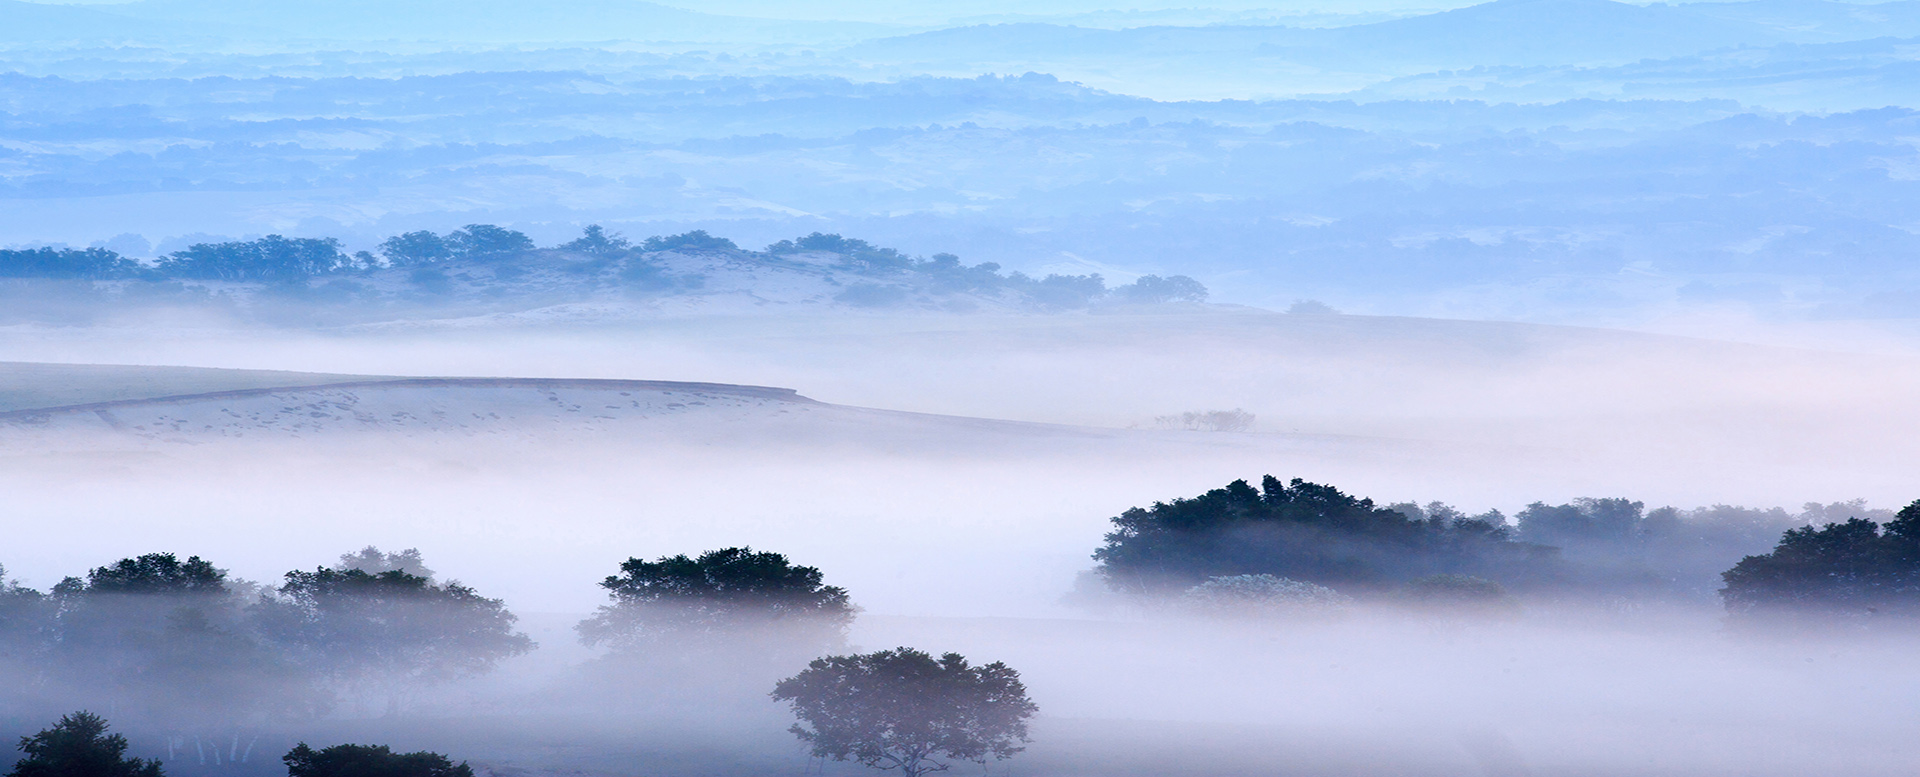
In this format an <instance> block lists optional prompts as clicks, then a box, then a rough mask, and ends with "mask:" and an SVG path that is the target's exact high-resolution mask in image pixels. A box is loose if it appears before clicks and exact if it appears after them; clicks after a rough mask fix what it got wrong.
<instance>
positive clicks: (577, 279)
mask: <svg viewBox="0 0 1920 777" xmlns="http://www.w3.org/2000/svg"><path fill="white" fill-rule="evenodd" d="M688 260H699V261H702V262H705V264H702V265H700V266H701V267H706V268H711V267H714V266H715V264H714V263H716V262H717V263H718V266H721V267H724V268H725V269H726V272H728V273H729V274H739V275H750V276H751V277H753V278H754V279H755V280H756V281H757V282H759V283H762V284H767V285H775V284H779V283H789V284H791V283H818V284H824V285H823V286H822V288H823V289H825V291H823V292H822V293H819V294H815V295H814V297H813V298H809V299H807V300H805V301H809V302H821V303H829V304H838V305H841V306H845V307H852V308H893V307H902V306H913V305H915V303H916V302H917V303H920V304H919V306H920V307H930V306H931V307H935V308H936V309H943V310H962V311H963V310H973V309H979V308H980V307H982V306H998V307H1004V308H1008V309H1014V310H1027V311H1036V312H1058V311H1066V310H1078V309H1084V308H1087V307H1090V306H1094V305H1115V304H1118V305H1158V304H1165V303H1180V302H1186V303H1197V302H1203V301H1205V300H1206V298H1207V295H1208V292H1207V289H1206V287H1205V286H1203V285H1201V284H1200V283H1199V282H1198V281H1196V280H1194V279H1192V278H1189V277H1187V276H1184V275H1174V276H1169V277H1160V276H1157V275H1148V276H1144V277H1142V278H1139V279H1138V280H1136V281H1135V282H1133V283H1131V284H1126V285H1121V286H1114V287H1109V286H1108V285H1107V282H1106V279H1105V278H1102V277H1101V276H1100V275H1099V274H1097V273H1096V274H1089V275H1060V274H1050V275H1047V276H1045V277H1040V278H1034V277H1031V276H1028V275H1026V274H1024V273H1021V272H1018V271H1015V272H1002V268H1001V266H1000V265H998V264H995V263H992V262H984V263H980V264H975V265H971V266H968V265H966V264H963V263H962V262H961V261H960V258H959V257H957V256H954V255H953V254H946V253H937V254H934V255H933V256H931V257H925V258H922V257H916V256H910V255H908V254H905V253H902V252H901V251H898V250H896V249H893V248H886V247H882V246H876V245H874V244H872V243H869V242H867V241H865V240H859V239H855V238H848V237H842V236H840V235H837V234H822V233H819V232H815V233H812V234H809V235H805V236H803V237H798V238H794V239H790V240H781V241H779V242H777V243H774V244H773V245H770V246H767V247H766V248H765V249H762V250H760V251H751V250H746V249H742V248H740V247H739V246H738V245H736V244H735V243H734V242H733V241H732V240H729V239H727V238H724V237H717V236H714V235H710V234H708V233H706V232H705V231H692V232H687V233H683V234H677V235H656V236H653V237H648V238H646V239H644V240H641V241H638V242H634V241H630V240H627V239H626V238H624V237H621V236H620V235H618V234H614V233H609V232H607V231H605V230H603V229H602V228H601V227H599V226H597V225H595V226H589V227H587V228H586V229H585V230H584V231H583V233H582V234H581V236H580V237H579V238H577V239H575V240H572V241H569V242H566V243H562V244H559V245H554V246H546V247H541V246H537V245H535V244H534V241H533V240H532V239H531V238H529V237H528V236H527V235H526V234H524V233H522V232H519V231H515V230H512V229H506V228H503V227H499V226H495V225H492V224H470V225H468V226H466V227H465V228H462V229H458V230H454V231H453V232H449V233H446V234H436V233H434V232H430V231H417V232H408V233H405V234H401V235H395V236H392V237H389V238H387V239H386V240H385V241H384V242H382V243H381V244H380V245H379V247H378V248H377V250H376V251H355V252H351V253H349V252H348V251H347V250H346V249H345V248H344V247H343V245H342V244H341V242H340V241H339V240H337V239H333V238H289V237H283V236H281V235H267V236H265V237H262V238H258V239H254V240H240V241H227V242H216V243H196V244H193V245H190V246H188V247H186V248H185V249H182V250H178V251H174V252H171V253H168V254H166V255H164V256H161V257H159V258H158V259H157V260H155V261H152V262H142V261H137V260H134V259H131V258H128V257H126V256H122V255H121V254H119V253H117V252H114V251H112V250H109V249H105V248H86V249H75V248H54V247H42V248H32V249H13V250H0V279H11V285H12V286H13V290H14V291H21V290H33V291H35V292H36V293H40V292H45V291H46V290H47V289H48V288H49V284H51V287H52V288H54V289H62V288H64V289H66V290H67V291H69V292H73V291H75V290H76V286H75V285H76V284H78V288H79V289H84V290H86V291H89V292H93V293H95V295H96V296H94V297H93V298H91V299H86V298H83V296H84V295H83V296H82V297H72V298H70V301H74V302H82V301H95V302H120V303H130V304H140V303H149V304H151V303H158V304H168V303H173V304H186V303H195V302H198V303H204V304H222V303H227V304H244V303H261V302H271V303H275V304H277V305H280V306H286V307H301V306H302V304H303V303H304V306H307V307H311V306H322V307H325V306H339V307H352V306H355V305H356V304H358V305H361V306H365V305H369V304H371V305H376V306H377V305H393V304H396V303H399V304H407V305H414V306H436V305H439V306H445V305H448V304H454V303H475V302H481V303H495V304H499V303H509V302H524V301H527V300H529V299H530V300H532V301H534V302H536V303H540V304H557V303H562V302H567V301H576V300H581V299H586V298H591V297H596V296H602V297H603V296H607V295H613V296H615V297H616V298H621V299H645V298H651V297H660V296H672V295H676V294H698V293H700V292H701V291H702V290H703V289H705V288H706V286H707V283H708V280H709V278H710V273H709V272H702V271H700V270H698V269H692V268H690V267H689V266H686V265H687V261H688ZM769 278H772V279H775V280H772V281H768V280H767V279H769ZM0 286H3V284H0ZM755 291H757V289H756V290H755ZM101 295H105V296H101ZM56 296H57V295H56ZM957 297H965V298H968V299H970V300H972V301H971V302H965V303H961V304H955V303H954V302H953V301H952V300H953V299H954V298H957ZM43 299H44V297H43Z"/></svg>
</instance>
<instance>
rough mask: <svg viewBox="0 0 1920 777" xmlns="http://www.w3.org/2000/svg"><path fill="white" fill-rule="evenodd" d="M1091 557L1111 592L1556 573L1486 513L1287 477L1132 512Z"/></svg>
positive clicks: (1527, 579)
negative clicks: (1247, 580) (1407, 507)
mask: <svg viewBox="0 0 1920 777" xmlns="http://www.w3.org/2000/svg"><path fill="white" fill-rule="evenodd" d="M1113 524H1114V530H1113V531H1112V532H1111V533H1109V534H1108V535H1107V536H1106V544H1105V545H1104V546H1103V547H1101V548H1100V549H1099V550H1097V551H1095V552H1094V559H1095V560H1097V561H1099V562H1100V564H1099V567H1098V571H1099V573H1100V574H1101V576H1102V577H1103V578H1105V580H1106V582H1107V584H1108V585H1109V586H1110V587H1112V588H1114V589H1116V590H1120V591H1126V592H1131V593H1142V594H1144V593H1152V592H1161V591H1170V590H1171V591H1178V590H1185V589H1188V588H1191V587H1193V586H1196V585H1200V584H1202V583H1205V582H1206V581H1207V580H1209V579H1212V578H1220V577H1230V576H1236V575H1273V576H1276V577H1281V578H1286V579H1289V580H1296V581H1305V582H1310V583H1316V584H1321V585H1327V586H1332V587H1335V588H1340V589H1361V590H1382V589H1388V588H1392V587H1395V586H1398V585H1401V584H1404V583H1406V582H1407V581H1410V580H1413V579H1416V578H1421V577H1426V576H1429V575H1435V574H1461V575H1472V576H1477V577H1483V578H1488V579H1494V580H1502V581H1510V582H1513V583H1521V584H1526V583H1531V582H1534V581H1536V580H1539V579H1542V578H1547V577H1550V576H1551V575H1553V574H1554V573H1555V572H1556V567H1557V561H1558V560H1557V558H1556V553H1555V552H1554V549H1553V548H1550V547H1547V546H1542V545H1536V544H1533V543H1528V542H1521V541H1517V540H1515V539H1514V538H1513V537H1512V536H1511V535H1512V531H1511V529H1509V528H1508V527H1507V526H1506V522H1505V519H1504V517H1502V516H1500V515H1499V514H1498V513H1493V512H1490V513H1487V514H1484V515H1478V516H1467V515H1462V514H1460V513H1459V512H1458V511H1447V512H1441V513H1437V514H1434V515H1430V516H1427V515H1423V516H1420V517H1413V516H1409V515H1408V514H1406V513H1403V512H1401V511H1399V510H1394V509H1389V508H1385V507H1380V506H1378V505H1375V504H1374V503H1373V500H1371V499H1360V498H1355V497H1353V496H1349V495H1347V494H1345V493H1342V492H1341V491H1340V490H1339V489H1337V488H1334V487H1332V486H1325V485H1319V484H1316V483H1308V482H1306V481H1304V480H1300V479H1298V478H1295V479H1294V480H1293V481H1292V482H1291V483H1283V482H1281V481H1280V480H1279V479H1278V478H1275V477H1273V476H1271V475H1268V476H1267V477H1266V478H1264V479H1262V481H1261V483H1260V488H1259V489H1257V490H1256V489H1255V488H1254V487H1253V486H1251V485H1249V484H1248V483H1247V481H1245V480H1236V481H1234V482H1232V483H1230V484H1228V485H1227V486H1226V487H1225V488H1218V489H1214V490H1212V491H1208V492H1207V493H1205V494H1201V495H1200V496H1197V497H1194V498H1191V499H1175V500H1172V501H1170V502H1156V503H1154V504H1153V505H1152V506H1151V507H1147V508H1139V507H1136V508H1132V509H1129V510H1127V511H1126V512H1124V513H1122V514H1120V515H1119V516H1117V517H1115V518H1114V519H1113Z"/></svg>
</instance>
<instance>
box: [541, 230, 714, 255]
mask: <svg viewBox="0 0 1920 777" xmlns="http://www.w3.org/2000/svg"><path fill="white" fill-rule="evenodd" d="M701 234H706V233H704V232H702V233H701ZM632 247H633V243H632V242H630V241H628V240H627V239H626V238H624V237H621V236H620V235H619V233H614V234H611V235H609V234H607V231H606V230H604V229H601V228H600V225H599V224H588V225H587V228H586V230H585V231H584V232H583V233H582V234H581V235H580V237H578V238H576V239H574V240H573V241H572V242H568V243H563V244H561V246H560V250H562V251H578V252H580V253H583V254H594V255H596V256H606V255H608V254H617V253H620V252H622V251H625V250H627V249H629V248H632Z"/></svg>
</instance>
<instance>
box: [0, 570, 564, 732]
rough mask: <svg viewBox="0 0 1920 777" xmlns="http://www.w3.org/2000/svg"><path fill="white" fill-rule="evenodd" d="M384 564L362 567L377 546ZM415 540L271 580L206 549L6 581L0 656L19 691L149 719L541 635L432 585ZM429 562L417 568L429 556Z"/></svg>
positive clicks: (270, 714) (387, 693)
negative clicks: (29, 583) (38, 587)
mask: <svg viewBox="0 0 1920 777" xmlns="http://www.w3.org/2000/svg"><path fill="white" fill-rule="evenodd" d="M370 558H371V559H377V560H378V563H377V564H375V565H373V566H371V567H370V568H371V569H372V570H373V571H369V569H368V568H362V567H360V566H356V564H357V563H364V562H366V561H367V560H368V559H370ZM417 562H418V553H417V552H414V551H409V552H406V553H402V554H384V553H381V552H380V551H379V550H378V549H375V548H368V549H366V550H364V551H361V552H360V553H358V554H349V555H348V556H346V557H343V558H342V560H341V563H340V564H339V565H337V566H334V567H321V568H317V569H315V570H313V571H311V572H309V571H304V570H295V571H292V572H288V573H287V574H286V576H285V581H284V583H283V584H282V585H280V586H277V587H266V586H260V585H256V584H251V583H247V582H245V581H240V580H235V579H232V578H230V577H228V575H227V573H226V572H225V571H224V570H221V569H219V568H216V567H215V566H214V565H213V564H212V563H210V562H208V561H206V560H204V559H201V558H199V557H197V556H196V557H190V558H188V559H186V560H184V561H183V560H181V559H179V558H178V557H176V556H174V555H173V554H170V553H150V554H147V555H143V556H139V557H136V558H127V559H121V560H120V561H118V562H115V563H113V564H109V565H107V566H103V567H99V568H96V569H93V570H92V571H90V572H88V573H87V574H86V576H85V577H69V578H66V579H65V580H62V581H61V582H60V583H59V584H57V585H55V586H54V587H53V588H52V590H51V591H49V592H46V593H41V592H38V591H35V590H33V589H30V588H26V587H23V586H20V585H18V584H17V583H8V584H7V585H6V586H5V588H4V590H0V664H5V665H10V667H9V668H11V669H13V670H14V672H12V673H10V674H12V675H14V676H16V677H25V678H30V679H29V681H27V682H26V683H24V684H23V685H22V686H21V687H19V688H17V689H16V690H17V691H18V692H19V694H18V695H17V696H16V697H15V699H14V700H15V701H19V700H20V699H21V698H23V697H28V696H38V697H41V698H44V699H65V700H80V701H84V702H90V703H98V704H100V705H101V706H107V705H112V706H114V707H116V708H118V709H121V710H123V711H124V712H125V713H126V714H130V715H132V716H133V717H135V718H136V719H138V720H141V721H144V722H154V723H158V722H165V723H167V724H170V725H182V726H185V725H191V724H197V723H209V724H236V725H237V724H243V723H254V722H259V721H263V720H266V719H271V718H281V717H304V716H312V715H316V714H321V713H324V712H326V711H328V710H330V709H332V708H333V707H334V706H335V705H336V704H338V703H339V702H341V701H343V700H351V701H366V700H369V699H377V700H381V701H384V702H385V704H386V705H387V708H388V709H389V710H392V709H393V708H394V706H395V705H396V704H397V703H398V700H399V699H400V698H401V697H402V695H404V694H405V693H407V692H409V691H411V690H414V689H417V688H421V687H423V686H428V685H432V684H434V683H437V682H440V681H443V680H447V679H451V678H454V677H460V676H466V675H472V674H477V673H482V672H485V671H488V670H490V669H491V668H493V667H494V666H495V665H496V664H497V663H498V662H499V661H501V660H503V659H505V658H508V657H511V656H515V655H519V654H521V653H525V652H527V651H529V650H531V649H532V648H533V642H532V640H530V639H528V638H527V636H526V635H524V634H521V633H518V632H516V631H514V628H513V627H514V623H515V617H514V615H513V614H512V613H510V612H508V611H507V610H506V607H505V605H504V604H503V603H502V602H501V601H500V600H498V599H489V598H486V597H484V596H481V595H479V594H478V593H477V592H475V591H474V590H473V589H472V588H469V587H467V586H464V585H461V584H460V583H458V582H446V583H438V582H435V581H434V580H432V579H431V578H430V577H427V576H425V575H419V574H413V573H411V572H408V571H406V570H407V569H408V568H415V569H420V568H419V567H418V565H417ZM422 571H424V570H423V569H422Z"/></svg>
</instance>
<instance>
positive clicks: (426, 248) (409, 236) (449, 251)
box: [380, 230, 453, 267]
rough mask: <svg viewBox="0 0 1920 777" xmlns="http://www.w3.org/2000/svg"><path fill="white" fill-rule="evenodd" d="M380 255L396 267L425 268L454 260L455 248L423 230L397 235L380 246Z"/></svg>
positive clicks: (437, 236)
mask: <svg viewBox="0 0 1920 777" xmlns="http://www.w3.org/2000/svg"><path fill="white" fill-rule="evenodd" d="M380 255H381V256H385V257H386V258H387V263H388V264H391V265H393V266H394V267H423V266H426V265H432V264H439V263H441V262H445V261H447V260H448V259H452V258H453V247H452V246H449V245H447V241H446V240H444V239H442V238H441V237H440V236H439V235H436V234H434V233H432V232H428V231H425V230H421V231H419V232H408V233H406V234H403V235H395V236H393V237H390V238H387V239H386V242H383V243H381V244H380Z"/></svg>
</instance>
